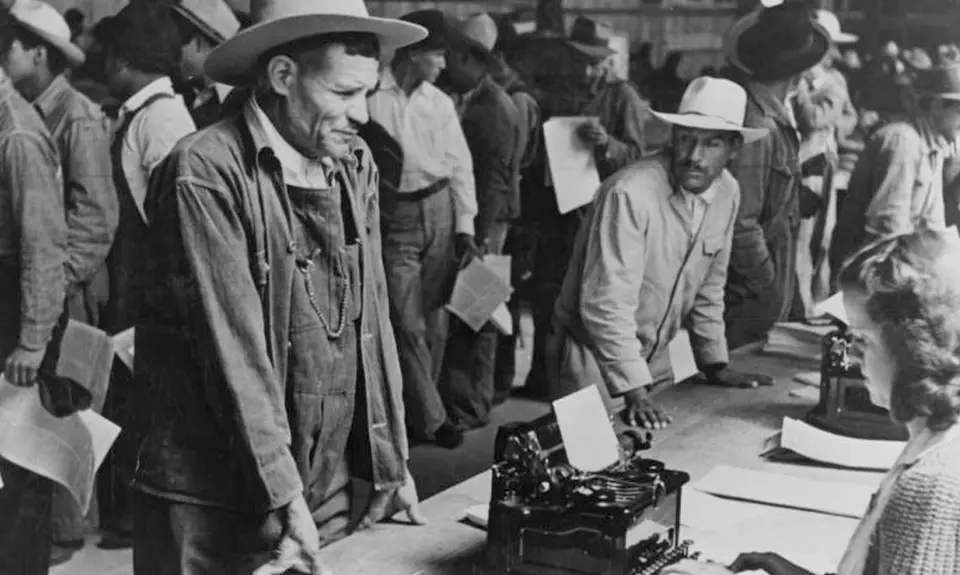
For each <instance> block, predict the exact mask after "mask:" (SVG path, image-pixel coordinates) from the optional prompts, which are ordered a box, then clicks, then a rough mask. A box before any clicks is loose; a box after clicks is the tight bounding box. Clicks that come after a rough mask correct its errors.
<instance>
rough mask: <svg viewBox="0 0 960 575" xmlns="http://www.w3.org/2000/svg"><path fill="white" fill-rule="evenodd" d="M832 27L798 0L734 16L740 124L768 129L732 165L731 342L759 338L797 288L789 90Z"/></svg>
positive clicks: (824, 47) (821, 51)
mask: <svg viewBox="0 0 960 575" xmlns="http://www.w3.org/2000/svg"><path fill="white" fill-rule="evenodd" d="M830 45H831V40H830V34H829V32H827V31H826V30H825V29H824V28H823V27H822V26H821V25H820V24H817V23H816V22H815V21H814V19H813V14H812V12H811V10H810V9H809V8H807V7H806V6H805V5H804V4H803V3H801V2H784V3H783V4H780V5H777V6H773V7H770V8H763V9H761V10H758V11H756V12H753V13H751V14H749V15H747V16H745V17H744V18H742V19H741V20H739V21H737V22H736V23H735V24H734V25H733V27H732V29H731V30H730V31H729V32H728V33H727V36H726V38H725V45H724V53H725V54H726V55H727V58H728V59H729V60H730V61H731V63H733V64H734V65H735V66H736V67H738V68H739V69H740V70H741V72H742V73H743V75H744V76H745V79H744V80H743V81H742V83H743V86H744V88H745V90H746V92H747V114H746V124H747V125H748V126H754V127H764V128H767V129H768V130H769V131H770V136H769V137H768V138H767V139H765V140H764V142H763V144H762V145H759V146H753V147H751V148H747V149H745V150H744V151H743V153H742V154H740V155H739V157H738V158H737V159H736V160H735V161H734V163H733V165H732V166H731V172H732V173H733V175H734V176H735V177H736V178H737V181H738V182H739V183H740V193H741V195H742V198H743V202H742V207H741V209H740V216H739V218H738V220H737V233H736V234H735V236H734V243H733V252H732V254H731V257H730V270H729V272H730V276H729V280H728V282H727V290H726V292H727V293H726V323H727V340H728V342H729V344H730V347H731V348H737V347H740V346H743V345H745V344H748V343H751V342H754V341H759V340H762V339H763V338H764V337H766V334H767V332H768V331H769V330H770V328H771V327H773V324H774V323H775V322H777V321H782V320H785V319H787V318H788V317H789V316H790V314H791V311H792V308H793V305H794V295H795V293H796V285H797V273H796V251H797V233H798V226H799V224H800V193H801V186H802V182H801V171H800V163H799V148H800V141H799V137H798V134H797V130H796V127H795V122H794V118H793V114H792V113H791V111H790V109H789V108H788V101H789V98H790V95H791V94H792V93H794V92H795V91H796V90H797V87H798V85H799V82H800V77H801V74H803V72H804V71H806V70H807V69H809V68H811V67H812V66H814V65H815V64H817V63H818V62H820V61H821V60H822V59H823V57H824V56H825V55H826V53H827V51H828V50H829V49H830Z"/></svg>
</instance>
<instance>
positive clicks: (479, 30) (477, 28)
mask: <svg viewBox="0 0 960 575" xmlns="http://www.w3.org/2000/svg"><path fill="white" fill-rule="evenodd" d="M463 33H464V34H466V35H467V36H469V37H470V38H473V39H474V40H476V41H477V42H480V43H481V44H483V47H484V48H486V49H487V50H493V47H494V46H495V45H496V44H497V35H498V31H497V23H496V22H494V21H493V18H491V17H490V15H489V14H487V13H486V12H481V13H479V14H474V15H473V16H470V17H469V18H467V19H466V20H465V21H464V23H463Z"/></svg>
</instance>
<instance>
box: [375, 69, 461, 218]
mask: <svg viewBox="0 0 960 575" xmlns="http://www.w3.org/2000/svg"><path fill="white" fill-rule="evenodd" d="M368 103H369V107H370V117H371V118H373V119H374V120H376V121H377V123H379V124H380V125H381V126H383V127H384V129H386V130H387V132H388V133H389V134H390V135H391V136H393V138H394V139H395V140H397V141H398V142H399V143H400V146H401V147H402V148H403V175H402V176H401V178H400V190H399V193H401V194H403V193H405V192H406V193H409V192H415V191H417V190H420V189H423V188H425V187H427V186H429V185H431V184H433V183H434V182H436V181H438V180H440V179H443V178H449V179H450V190H451V192H453V205H454V211H455V213H456V222H455V226H456V231H458V232H463V233H468V234H471V235H472V234H473V233H474V222H473V219H474V218H475V217H476V215H477V192H476V182H475V180H474V174H473V158H472V156H471V155H470V148H469V146H468V145H467V140H466V138H465V136H464V134H463V128H461V126H460V119H459V118H458V117H457V110H456V108H455V107H454V104H453V100H451V99H450V97H449V96H447V95H446V94H444V93H443V92H441V91H440V90H439V89H438V88H437V87H436V86H434V85H433V84H431V83H429V82H424V83H422V84H420V86H418V87H417V89H416V90H414V91H413V92H412V93H411V94H410V96H409V97H408V96H407V95H406V93H404V91H403V89H402V88H401V87H400V86H399V85H398V84H397V80H396V78H395V77H394V75H393V73H392V72H391V71H390V69H389V67H388V68H387V69H385V70H384V72H383V77H382V79H381V82H380V90H378V91H377V92H376V93H375V94H373V95H371V96H370V99H369V100H368Z"/></svg>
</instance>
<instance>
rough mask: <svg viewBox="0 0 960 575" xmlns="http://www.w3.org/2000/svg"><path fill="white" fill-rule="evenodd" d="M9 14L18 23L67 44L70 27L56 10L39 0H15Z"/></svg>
mask: <svg viewBox="0 0 960 575" xmlns="http://www.w3.org/2000/svg"><path fill="white" fill-rule="evenodd" d="M10 14H11V15H12V16H13V17H14V18H16V19H17V21H18V22H20V23H22V24H25V25H27V26H28V27H30V28H33V29H34V30H37V31H39V32H42V33H43V34H45V35H47V36H51V37H53V38H56V39H58V40H61V41H63V42H69V41H70V37H71V33H70V26H69V25H68V24H67V21H66V20H65V19H64V18H63V16H62V15H61V14H60V12H58V11H57V9H56V8H54V7H53V6H51V5H49V4H47V3H46V2H42V1H41V0H17V1H16V2H14V4H13V6H11V7H10Z"/></svg>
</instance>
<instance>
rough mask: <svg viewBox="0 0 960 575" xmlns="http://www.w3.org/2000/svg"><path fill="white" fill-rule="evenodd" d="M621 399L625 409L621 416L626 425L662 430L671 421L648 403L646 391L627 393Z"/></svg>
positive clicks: (637, 390) (639, 390)
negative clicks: (625, 405) (624, 403)
mask: <svg viewBox="0 0 960 575" xmlns="http://www.w3.org/2000/svg"><path fill="white" fill-rule="evenodd" d="M623 399H624V401H625V402H626V404H627V407H626V409H624V410H623V413H622V414H621V415H622V417H623V421H624V422H625V423H626V424H627V425H630V426H632V427H642V428H644V429H663V428H665V427H666V426H668V425H670V423H671V422H672V421H673V419H672V418H671V417H670V416H669V415H667V414H666V413H665V412H664V411H663V410H662V409H660V408H659V407H657V406H656V405H654V404H653V403H651V402H650V399H649V397H648V394H647V391H646V390H645V389H644V388H642V387H639V388H637V389H634V390H631V391H628V392H627V393H626V394H624V396H623Z"/></svg>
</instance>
